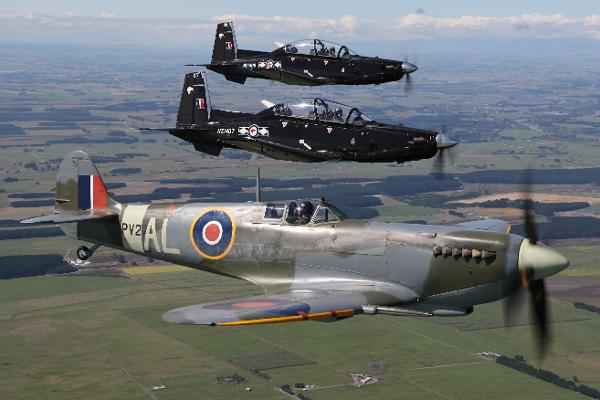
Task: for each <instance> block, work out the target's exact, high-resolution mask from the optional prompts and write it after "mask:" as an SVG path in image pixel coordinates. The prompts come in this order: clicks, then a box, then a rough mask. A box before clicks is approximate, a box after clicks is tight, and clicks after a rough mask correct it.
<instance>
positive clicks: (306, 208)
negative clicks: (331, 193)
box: [264, 199, 346, 225]
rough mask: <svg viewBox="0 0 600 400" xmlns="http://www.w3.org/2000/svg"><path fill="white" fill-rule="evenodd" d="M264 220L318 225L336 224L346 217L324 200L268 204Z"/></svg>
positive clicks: (289, 223)
mask: <svg viewBox="0 0 600 400" xmlns="http://www.w3.org/2000/svg"><path fill="white" fill-rule="evenodd" d="M264 218H265V219H269V220H275V219H277V220H281V221H282V222H283V221H285V223H286V224H288V225H306V224H311V225H316V224H325V223H335V222H338V221H341V220H343V219H345V218H346V215H345V214H344V213H343V212H341V211H340V210H339V209H338V208H336V207H335V206H333V205H331V204H329V203H327V202H326V201H325V200H324V199H321V200H314V199H303V200H302V199H300V200H293V201H289V202H280V203H269V204H267V208H266V210H265V216H264Z"/></svg>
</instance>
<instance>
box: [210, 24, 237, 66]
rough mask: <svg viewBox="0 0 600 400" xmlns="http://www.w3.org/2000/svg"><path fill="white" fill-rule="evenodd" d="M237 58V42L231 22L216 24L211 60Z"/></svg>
mask: <svg viewBox="0 0 600 400" xmlns="http://www.w3.org/2000/svg"><path fill="white" fill-rule="evenodd" d="M236 58H237V43H236V41H235V30H234V29H233V22H222V23H220V24H218V25H217V32H216V33H215V45H214V47H213V53H212V62H213V64H214V63H219V62H222V61H229V60H234V59H236Z"/></svg>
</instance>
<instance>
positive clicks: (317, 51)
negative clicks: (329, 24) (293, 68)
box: [282, 39, 357, 58]
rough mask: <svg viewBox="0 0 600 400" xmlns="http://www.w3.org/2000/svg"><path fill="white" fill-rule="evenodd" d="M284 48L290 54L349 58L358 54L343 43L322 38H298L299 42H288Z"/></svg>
mask: <svg viewBox="0 0 600 400" xmlns="http://www.w3.org/2000/svg"><path fill="white" fill-rule="evenodd" d="M282 49H283V51H284V52H286V53H288V54H304V55H309V56H322V57H332V58H348V57H350V56H356V55H357V54H356V53H355V52H353V51H352V50H350V49H349V48H348V47H347V46H344V45H343V44H339V43H333V42H328V41H326V40H321V39H303V40H298V41H297V42H293V43H289V44H286V45H285V46H283V47H282Z"/></svg>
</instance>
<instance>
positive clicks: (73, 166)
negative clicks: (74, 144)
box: [55, 150, 119, 213]
mask: <svg viewBox="0 0 600 400" xmlns="http://www.w3.org/2000/svg"><path fill="white" fill-rule="evenodd" d="M55 196H56V197H55V212H58V213H61V212H71V213H72V212H78V211H82V210H90V211H93V210H107V209H108V210H115V209H117V208H118V206H119V203H118V202H116V201H115V200H113V199H112V198H111V197H110V196H109V195H108V192H107V191H106V186H105V185H104V182H103V181H102V177H101V176H100V173H99V172H98V169H97V168H96V166H95V165H94V162H93V161H92V159H91V158H90V157H89V156H88V155H87V154H86V153H85V152H83V151H81V150H77V151H73V152H71V153H69V154H68V155H67V156H66V157H65V158H64V159H63V161H62V162H61V164H60V167H59V168H58V176H57V177H56V195H55Z"/></svg>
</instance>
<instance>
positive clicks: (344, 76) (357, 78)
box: [189, 22, 417, 86]
mask: <svg viewBox="0 0 600 400" xmlns="http://www.w3.org/2000/svg"><path fill="white" fill-rule="evenodd" d="M189 66H205V67H206V68H208V69H210V70H211V71H214V72H217V73H219V74H222V75H224V76H225V78H226V79H227V80H229V81H232V82H237V83H241V84H243V83H245V82H246V79H247V78H260V79H271V80H275V81H280V82H283V83H286V84H290V85H306V86H316V85H370V84H380V83H385V82H392V81H397V80H400V79H402V77H403V76H406V79H409V77H410V74H412V73H413V72H415V71H416V70H417V66H416V65H413V64H411V63H409V62H407V61H396V60H386V59H382V58H378V57H364V56H359V55H358V54H356V53H354V52H353V51H352V50H350V49H349V48H348V47H347V46H344V45H340V44H337V43H332V42H328V41H325V40H321V39H306V40H300V41H297V42H294V43H289V44H285V45H284V44H281V46H280V47H279V48H278V49H276V50H273V51H271V52H269V51H256V50H243V49H238V47H237V43H236V38H235V31H234V29H233V22H224V23H221V24H218V25H217V32H216V35H215V44H214V47H213V53H212V60H211V63H210V64H189ZM407 83H408V82H407Z"/></svg>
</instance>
